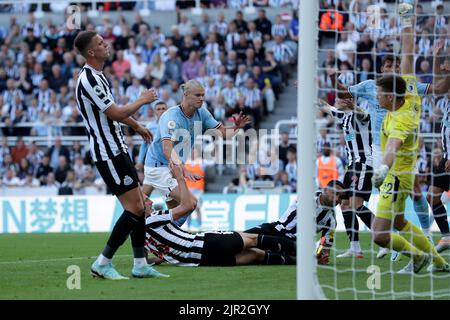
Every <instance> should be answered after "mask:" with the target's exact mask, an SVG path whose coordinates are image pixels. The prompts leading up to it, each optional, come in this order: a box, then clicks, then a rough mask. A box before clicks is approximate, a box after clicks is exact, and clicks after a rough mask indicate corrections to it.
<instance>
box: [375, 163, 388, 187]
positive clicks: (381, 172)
mask: <svg viewBox="0 0 450 320" xmlns="http://www.w3.org/2000/svg"><path fill="white" fill-rule="evenodd" d="M388 171H389V167H388V166H387V165H385V164H382V165H381V166H380V167H379V168H378V169H376V170H375V171H374V173H373V176H372V184H373V186H374V187H375V188H378V187H379V186H381V184H382V183H383V181H384V178H386V176H387V173H388Z"/></svg>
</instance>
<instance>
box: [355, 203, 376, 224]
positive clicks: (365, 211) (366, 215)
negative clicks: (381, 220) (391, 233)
mask: <svg viewBox="0 0 450 320" xmlns="http://www.w3.org/2000/svg"><path fill="white" fill-rule="evenodd" d="M356 214H357V215H358V217H360V218H361V220H362V222H364V224H365V225H366V226H367V228H369V229H371V228H372V221H373V217H374V216H373V213H372V211H370V209H369V208H367V207H366V206H365V205H362V206H361V207H359V208H358V209H356Z"/></svg>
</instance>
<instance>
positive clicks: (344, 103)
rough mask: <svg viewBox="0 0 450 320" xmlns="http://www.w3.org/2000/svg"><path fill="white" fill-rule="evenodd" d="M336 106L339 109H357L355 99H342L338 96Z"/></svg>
mask: <svg viewBox="0 0 450 320" xmlns="http://www.w3.org/2000/svg"><path fill="white" fill-rule="evenodd" d="M334 106H335V107H336V108H338V109H350V110H353V109H355V105H354V103H353V99H351V98H350V99H340V98H336V101H335V102H334Z"/></svg>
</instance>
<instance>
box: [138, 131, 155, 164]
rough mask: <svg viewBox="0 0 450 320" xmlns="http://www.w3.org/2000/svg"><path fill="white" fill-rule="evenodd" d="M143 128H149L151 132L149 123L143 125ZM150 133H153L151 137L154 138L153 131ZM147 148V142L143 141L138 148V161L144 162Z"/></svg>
mask: <svg viewBox="0 0 450 320" xmlns="http://www.w3.org/2000/svg"><path fill="white" fill-rule="evenodd" d="M145 128H146V129H148V130H150V132H151V128H152V125H151V123H149V124H147V125H146V126H145ZM152 135H153V139H155V133H153V132H152ZM147 150H148V143H147V142H145V141H144V142H143V143H142V144H141V148H140V149H139V156H138V163H145V155H146V154H147Z"/></svg>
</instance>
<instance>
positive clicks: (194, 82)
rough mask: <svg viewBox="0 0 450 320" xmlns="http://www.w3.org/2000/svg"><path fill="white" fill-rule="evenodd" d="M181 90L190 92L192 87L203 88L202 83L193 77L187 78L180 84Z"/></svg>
mask: <svg viewBox="0 0 450 320" xmlns="http://www.w3.org/2000/svg"><path fill="white" fill-rule="evenodd" d="M180 87H181V90H183V92H190V91H191V90H192V89H194V88H198V87H200V88H203V86H202V84H201V83H200V82H199V81H197V80H194V79H191V80H188V81H187V82H186V83H183V84H182V85H181V86H180Z"/></svg>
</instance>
